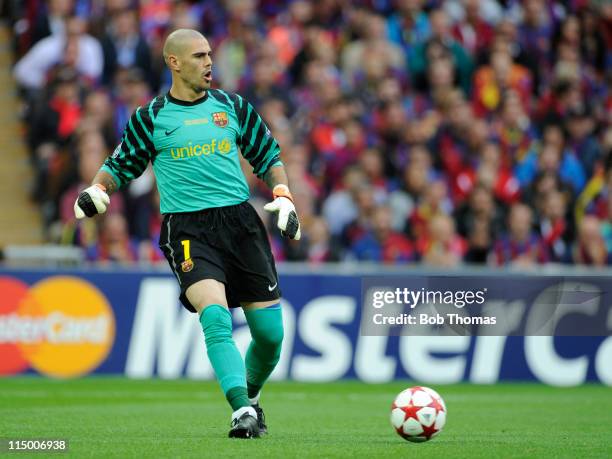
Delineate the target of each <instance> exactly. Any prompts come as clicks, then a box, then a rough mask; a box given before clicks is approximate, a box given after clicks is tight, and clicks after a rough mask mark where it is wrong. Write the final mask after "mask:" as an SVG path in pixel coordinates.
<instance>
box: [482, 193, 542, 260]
mask: <svg viewBox="0 0 612 459" xmlns="http://www.w3.org/2000/svg"><path fill="white" fill-rule="evenodd" d="M532 225H533V212H532V211H531V209H530V208H529V207H527V206H526V205H525V204H514V205H513V206H512V208H511V209H510V213H509V215H508V233H507V234H506V235H504V236H502V237H501V238H499V239H498V240H497V241H496V242H495V246H494V251H495V263H496V264H498V265H506V264H513V265H517V266H531V265H535V264H537V263H544V262H546V261H547V258H546V253H545V250H544V247H543V245H542V241H541V239H540V238H539V236H538V235H537V234H536V233H535V232H534V231H533V229H532Z"/></svg>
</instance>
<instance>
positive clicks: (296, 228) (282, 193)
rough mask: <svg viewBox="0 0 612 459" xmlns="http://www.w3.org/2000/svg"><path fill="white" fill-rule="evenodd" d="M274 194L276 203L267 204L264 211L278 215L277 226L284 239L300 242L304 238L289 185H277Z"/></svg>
mask: <svg viewBox="0 0 612 459" xmlns="http://www.w3.org/2000/svg"><path fill="white" fill-rule="evenodd" d="M272 194H273V195H274V201H272V202H269V203H268V204H266V205H265V206H264V210H267V211H268V212H274V213H278V223H277V226H278V229H279V230H280V231H281V235H282V236H283V237H288V238H289V239H295V240H296V241H299V240H300V237H302V233H301V231H300V221H299V220H298V217H297V213H296V211H295V206H294V205H293V197H292V196H291V192H290V191H289V188H288V187H287V185H276V186H275V187H274V189H273V190H272Z"/></svg>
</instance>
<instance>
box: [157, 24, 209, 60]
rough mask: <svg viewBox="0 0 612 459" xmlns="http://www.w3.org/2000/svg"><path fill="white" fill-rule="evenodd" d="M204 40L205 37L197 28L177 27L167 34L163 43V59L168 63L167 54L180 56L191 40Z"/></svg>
mask: <svg viewBox="0 0 612 459" xmlns="http://www.w3.org/2000/svg"><path fill="white" fill-rule="evenodd" d="M202 38H203V39H204V40H206V37H204V35H202V34H201V33H200V32H198V31H197V30H193V29H177V30H175V31H174V32H172V33H171V34H170V35H168V38H166V42H165V43H164V51H163V53H164V61H165V62H166V64H167V63H168V56H170V55H171V54H173V55H175V56H182V55H183V53H184V52H185V49H186V48H187V47H188V45H189V44H190V43H191V42H192V41H193V40H198V39H202Z"/></svg>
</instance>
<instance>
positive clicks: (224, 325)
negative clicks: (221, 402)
mask: <svg viewBox="0 0 612 459" xmlns="http://www.w3.org/2000/svg"><path fill="white" fill-rule="evenodd" d="M200 324H201V325H202V330H203V331H204V340H205V341H206V351H207V353H208V359H209V360H210V363H211V365H212V367H213V370H215V375H216V376H217V380H218V381H219V384H220V385H221V389H222V390H223V393H224V394H225V396H226V398H227V400H228V402H229V403H230V405H231V406H232V409H233V410H234V411H236V410H237V409H238V408H241V407H243V406H250V405H251V404H250V403H249V398H248V397H247V390H246V378H245V366H244V362H243V360H242V356H241V355H240V352H238V348H237V347H236V344H235V343H234V340H233V339H232V316H231V314H230V313H229V311H228V310H227V308H224V307H223V306H221V305H219V304H212V305H210V306H207V307H206V308H205V309H204V311H203V312H202V314H201V315H200Z"/></svg>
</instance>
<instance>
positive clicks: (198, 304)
mask: <svg viewBox="0 0 612 459" xmlns="http://www.w3.org/2000/svg"><path fill="white" fill-rule="evenodd" d="M185 296H186V297H187V299H188V300H189V302H190V303H191V305H192V306H193V307H194V308H195V310H196V311H197V312H198V313H199V314H201V313H202V311H203V310H204V309H205V308H206V307H208V306H209V305H211V304H219V305H221V306H224V307H226V308H227V298H226V296H225V285H223V283H221V282H219V281H217V280H215V279H203V280H201V281H198V282H196V283H195V284H193V285H190V286H189V288H187V290H186V291H185Z"/></svg>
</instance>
